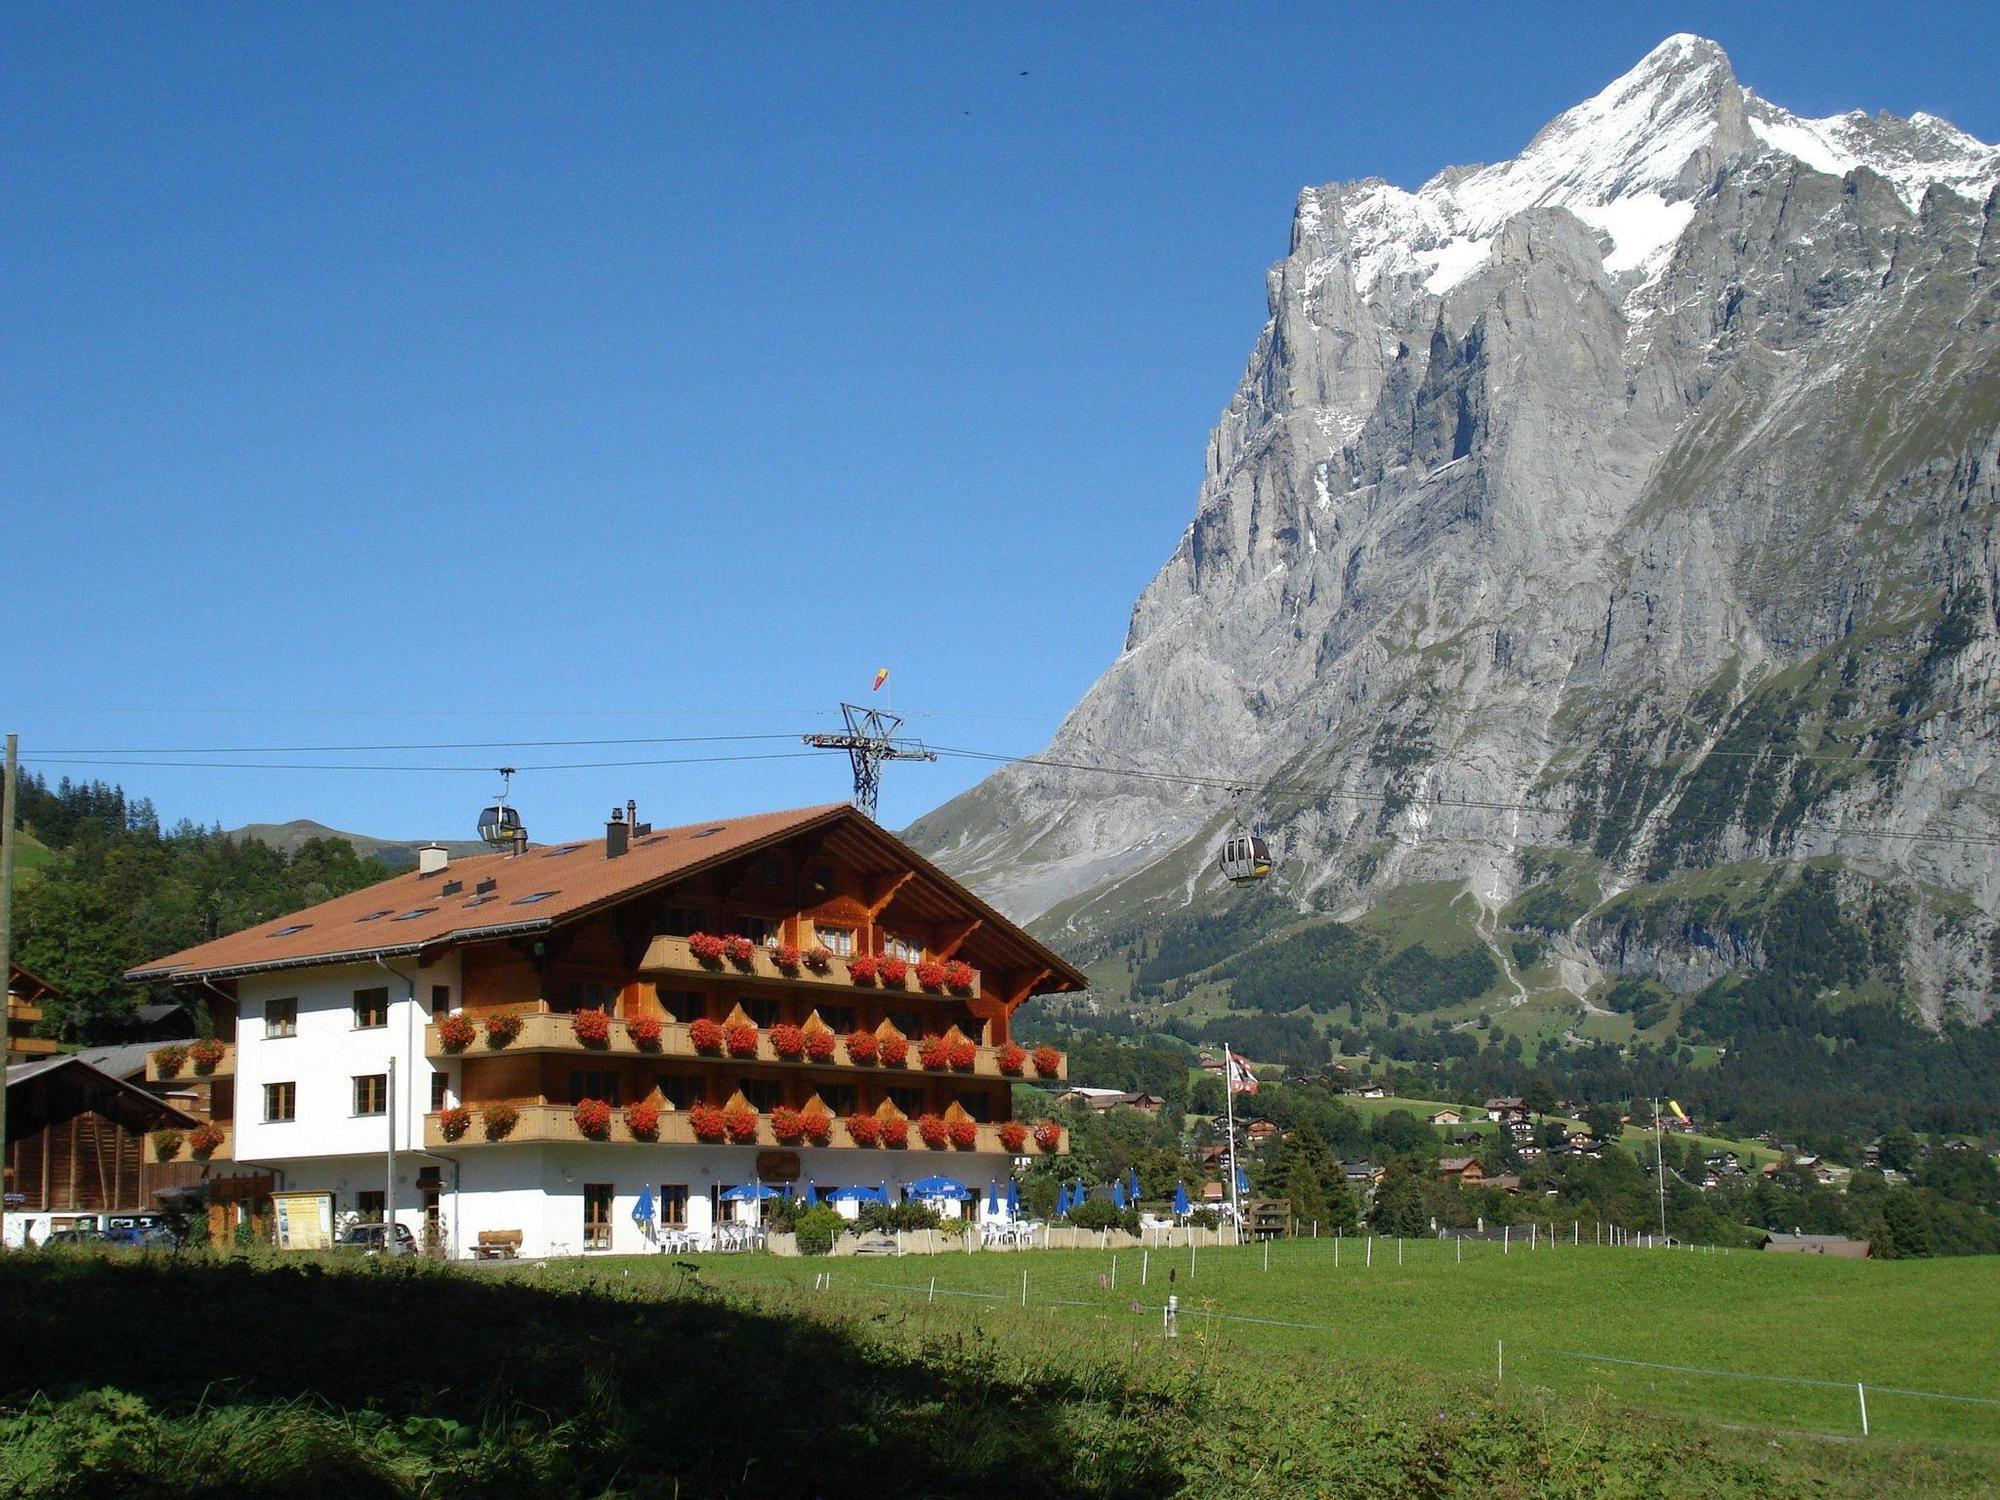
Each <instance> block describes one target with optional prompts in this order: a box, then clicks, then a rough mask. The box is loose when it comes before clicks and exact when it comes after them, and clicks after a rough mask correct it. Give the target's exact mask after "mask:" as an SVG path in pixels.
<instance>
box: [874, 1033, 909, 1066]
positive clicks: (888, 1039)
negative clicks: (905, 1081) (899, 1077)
mask: <svg viewBox="0 0 2000 1500" xmlns="http://www.w3.org/2000/svg"><path fill="white" fill-rule="evenodd" d="M875 1049H876V1052H877V1053H878V1054H879V1055H880V1057H881V1059H882V1066H883V1067H885V1068H900V1067H902V1066H903V1064H904V1063H905V1062H907V1061H908V1060H909V1056H910V1039H909V1038H908V1037H906V1036H904V1035H903V1033H902V1032H900V1031H892V1032H890V1033H889V1034H888V1035H887V1036H884V1037H877V1038H876V1039H875Z"/></svg>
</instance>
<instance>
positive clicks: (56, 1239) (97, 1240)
mask: <svg viewBox="0 0 2000 1500" xmlns="http://www.w3.org/2000/svg"><path fill="white" fill-rule="evenodd" d="M103 1243H104V1231H103V1230H101V1229H58V1230H56V1231H55V1232H54V1233H52V1234H51V1235H50V1236H49V1237H48V1238H47V1239H45V1240H43V1241H42V1244H43V1245H45V1246H47V1245H101V1244H103Z"/></svg>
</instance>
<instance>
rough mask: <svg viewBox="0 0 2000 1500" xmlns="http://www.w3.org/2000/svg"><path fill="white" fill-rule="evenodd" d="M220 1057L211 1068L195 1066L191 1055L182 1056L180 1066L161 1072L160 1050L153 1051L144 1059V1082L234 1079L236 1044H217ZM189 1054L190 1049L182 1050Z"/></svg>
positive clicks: (190, 1081) (194, 1081)
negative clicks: (220, 1049)
mask: <svg viewBox="0 0 2000 1500" xmlns="http://www.w3.org/2000/svg"><path fill="white" fill-rule="evenodd" d="M217 1045H218V1046H220V1047H221V1048H222V1057H221V1059H220V1060H219V1061H218V1062H217V1063H216V1064H215V1066H214V1067H212V1068H201V1067H197V1066H196V1062H195V1058H194V1057H193V1056H192V1055H188V1056H184V1057H183V1058H182V1059H181V1065H180V1067H179V1068H177V1069H175V1070H174V1071H173V1072H171V1073H168V1072H163V1071H162V1070H161V1068H160V1050H162V1049H155V1050H154V1051H153V1052H151V1053H149V1054H147V1057H146V1082H148V1083H202V1082H205V1081H206V1080H208V1079H210V1078H234V1077H235V1076H236V1044H235V1043H234V1042H219V1043H217ZM183 1050H184V1051H188V1052H190V1053H191V1051H192V1049H186V1048H184V1049H183Z"/></svg>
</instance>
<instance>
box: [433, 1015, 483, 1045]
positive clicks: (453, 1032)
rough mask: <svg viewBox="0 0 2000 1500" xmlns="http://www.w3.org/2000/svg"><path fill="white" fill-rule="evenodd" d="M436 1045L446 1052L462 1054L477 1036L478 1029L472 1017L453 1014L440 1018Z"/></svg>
mask: <svg viewBox="0 0 2000 1500" xmlns="http://www.w3.org/2000/svg"><path fill="white" fill-rule="evenodd" d="M437 1028H438V1045H439V1046H441V1047H443V1048H444V1050H445V1051H447V1052H463V1051H464V1050H465V1049H466V1048H467V1047H470V1046H471V1045H472V1043H473V1041H474V1040H475V1039H476V1038H477V1037H478V1035H479V1027H478V1026H477V1025H475V1024H474V1023H473V1020H472V1017H470V1016H468V1015H463V1014H453V1015H449V1016H444V1017H442V1018H441V1019H440V1020H439V1021H438V1023H437Z"/></svg>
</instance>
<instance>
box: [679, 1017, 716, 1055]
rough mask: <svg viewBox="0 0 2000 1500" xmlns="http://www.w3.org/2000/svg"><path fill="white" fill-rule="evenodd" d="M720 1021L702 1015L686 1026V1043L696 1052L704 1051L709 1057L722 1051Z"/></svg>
mask: <svg viewBox="0 0 2000 1500" xmlns="http://www.w3.org/2000/svg"><path fill="white" fill-rule="evenodd" d="M722 1044H723V1035H722V1023H721V1022H720V1021H711V1020H709V1019H708V1017H706V1016H703V1017H702V1018H701V1019H700V1020H699V1021H695V1022H693V1023H691V1024H690V1025H689V1026H688V1045H689V1046H691V1047H693V1048H694V1050H695V1051H697V1052H705V1053H707V1054H708V1055H710V1056H711V1057H712V1056H714V1055H715V1054H717V1053H719V1052H721V1051H722Z"/></svg>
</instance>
